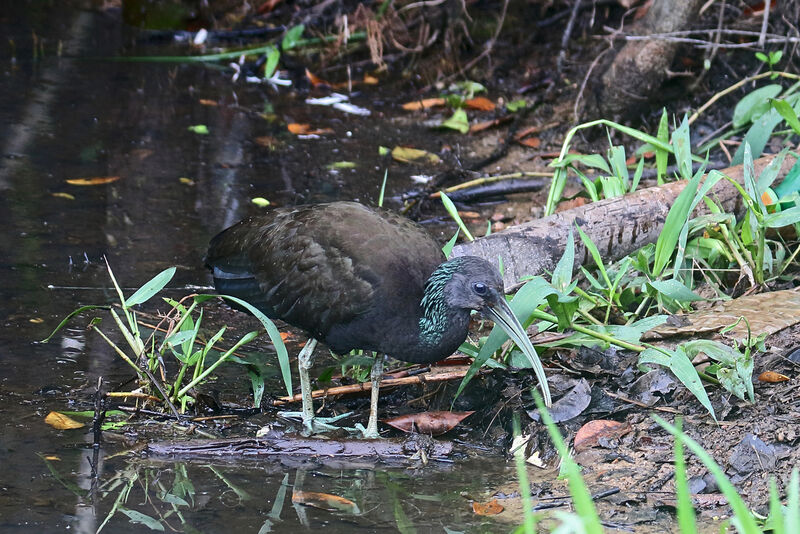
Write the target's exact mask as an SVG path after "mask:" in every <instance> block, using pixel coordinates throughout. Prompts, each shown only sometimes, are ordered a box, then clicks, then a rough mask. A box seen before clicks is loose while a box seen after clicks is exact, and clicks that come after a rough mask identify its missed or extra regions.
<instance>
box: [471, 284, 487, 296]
mask: <svg viewBox="0 0 800 534" xmlns="http://www.w3.org/2000/svg"><path fill="white" fill-rule="evenodd" d="M472 289H473V290H474V291H475V293H477V294H478V295H485V294H486V284H484V283H483V282H475V283H474V284H472Z"/></svg>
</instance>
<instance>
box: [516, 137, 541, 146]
mask: <svg viewBox="0 0 800 534" xmlns="http://www.w3.org/2000/svg"><path fill="white" fill-rule="evenodd" d="M517 142H518V143H519V144H521V145H525V146H527V147H530V148H539V147H540V146H541V145H542V140H541V139H540V138H538V137H526V138H525V139H520V140H519V141H517Z"/></svg>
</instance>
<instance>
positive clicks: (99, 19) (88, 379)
mask: <svg viewBox="0 0 800 534" xmlns="http://www.w3.org/2000/svg"><path fill="white" fill-rule="evenodd" d="M0 35H3V38H2V39H1V40H0V72H2V78H0V95H2V99H0V124H2V125H3V127H2V128H1V129H0V146H2V151H0V229H2V231H1V232H0V279H1V280H2V284H0V292H2V293H1V294H0V318H1V319H2V330H1V331H0V332H1V333H0V425H1V428H0V531H2V532H64V531H71V532H87V533H88V532H94V531H96V530H97V529H98V527H99V526H100V525H101V523H102V522H103V521H104V520H105V519H106V517H107V516H108V515H109V513H110V511H112V510H113V509H114V507H115V503H117V511H116V513H114V514H112V515H111V517H110V519H109V522H108V524H107V525H106V526H105V530H104V531H106V532H141V531H147V530H148V529H147V527H146V526H144V525H143V524H141V523H137V522H136V521H137V520H142V518H141V516H137V515H136V514H137V513H140V514H145V515H147V516H150V517H154V518H159V522H160V523H161V525H162V526H163V527H165V528H167V529H168V530H170V529H177V530H178V531H186V532H197V531H199V532H226V531H230V532H234V531H235V532H270V531H273V532H297V531H302V530H304V529H311V528H319V527H325V528H326V529H328V530H329V531H330V532H354V531H361V532H373V531H396V530H401V531H403V532H414V531H417V532H457V531H471V532H474V531H484V530H488V531H507V530H508V529H509V528H510V526H506V525H502V524H495V525H492V524H491V523H485V522H486V521H488V520H486V519H484V518H481V517H479V516H475V515H474V514H473V513H472V510H471V508H470V504H469V501H468V500H467V499H466V498H465V497H464V496H462V495H461V493H462V492H464V493H467V494H472V495H481V494H485V492H487V491H489V490H490V489H491V488H494V487H497V486H498V485H500V484H502V482H503V481H511V482H513V480H514V478H515V475H514V472H513V469H511V468H509V467H508V466H507V465H506V464H505V462H504V461H503V460H502V459H493V460H491V461H489V460H481V461H479V460H473V461H467V462H465V463H463V464H458V465H457V466H449V467H448V466H444V467H428V468H424V469H418V470H404V469H386V470H373V469H367V468H365V469H349V470H338V469H330V468H324V467H323V468H316V469H308V470H298V469H296V468H293V467H285V466H282V465H281V464H275V463H265V462H245V463H239V464H234V463H227V464H225V463H223V464H217V465H209V464H204V463H197V462H195V463H181V462H169V461H163V460H156V459H148V458H147V457H143V456H140V455H133V456H131V455H119V456H117V455H116V454H117V453H120V452H124V451H125V450H126V449H128V448H130V446H131V442H130V439H128V440H125V441H116V440H114V439H113V436H109V438H107V440H106V442H105V444H104V446H103V448H102V449H101V450H100V453H99V463H98V471H99V473H98V477H97V478H96V480H95V482H94V484H93V478H92V477H91V467H90V463H89V461H88V459H89V458H90V457H91V456H92V449H91V442H92V436H91V434H90V433H88V432H86V430H85V429H79V430H65V431H58V430H54V429H53V428H51V427H50V426H47V425H46V424H45V423H44V417H45V416H46V415H47V413H48V412H50V411H51V410H65V409H66V410H69V409H87V407H88V406H90V397H91V393H92V391H93V385H94V384H95V382H96V380H97V377H98V376H103V377H104V378H105V379H106V380H107V381H108V382H109V383H111V384H117V383H120V382H122V381H124V380H125V379H126V378H127V377H129V376H130V373H129V369H127V368H126V366H125V364H124V363H123V362H121V360H120V359H119V358H118V357H117V356H116V355H115V354H114V353H113V351H112V350H111V349H110V348H109V347H108V346H107V345H106V344H105V343H104V342H103V341H102V340H101V339H100V338H99V337H98V336H97V335H95V334H93V333H90V332H87V331H86V330H85V325H86V320H81V319H79V320H76V321H75V322H73V323H72V324H71V326H70V327H68V328H67V329H66V330H64V331H62V332H61V333H60V334H59V335H57V336H56V338H55V339H54V340H53V341H52V342H51V343H49V344H41V343H35V341H36V340H39V339H42V338H43V337H45V336H46V335H47V334H48V333H49V332H50V331H51V330H52V329H53V327H54V326H55V325H56V324H58V322H59V321H60V319H61V318H63V317H64V316H65V315H66V314H67V313H69V312H70V311H71V310H73V309H75V308H77V307H79V306H81V305H84V304H98V303H107V302H109V301H110V300H111V298H112V297H113V293H112V292H111V291H109V290H108V289H107V288H108V286H109V283H108V278H107V274H106V272H105V267H104V264H103V262H102V257H103V256H104V255H105V256H106V257H107V258H108V260H109V262H110V263H111V265H112V267H113V268H114V271H115V273H116V275H117V277H118V279H119V280H120V282H121V284H122V285H123V286H127V287H129V288H130V287H138V286H139V285H140V284H142V283H143V282H145V281H146V280H148V279H149V278H150V277H152V276H153V275H155V274H156V273H157V272H159V271H161V270H162V269H164V268H167V267H169V266H173V265H175V266H178V272H177V275H176V277H175V279H174V280H173V282H172V283H171V286H172V287H177V288H180V287H183V286H185V285H186V284H195V285H207V284H208V282H209V280H208V277H207V274H206V273H205V272H204V270H203V268H202V265H201V263H202V262H201V260H202V256H203V252H204V250H205V247H206V244H207V242H208V239H209V237H210V236H212V235H213V234H214V233H215V232H217V231H218V230H220V229H221V228H223V227H225V226H226V225H228V224H230V223H232V222H234V221H236V220H238V219H239V218H241V217H243V216H245V215H247V214H248V213H254V212H256V211H258V208H256V207H254V206H253V205H252V204H251V203H250V199H251V198H252V197H255V196H261V197H266V198H268V199H269V200H270V201H272V202H273V203H277V204H282V205H286V204H293V203H299V202H318V201H325V200H334V199H359V200H362V201H365V202H374V201H375V199H376V197H377V195H378V190H379V187H380V182H381V180H382V178H383V169H384V165H385V164H384V163H383V162H382V161H381V160H380V159H379V156H378V145H379V144H383V145H388V146H393V145H394V144H397V143H401V142H404V141H405V142H408V143H412V142H413V140H414V139H415V137H416V136H417V135H418V132H415V131H414V130H413V128H409V127H406V129H405V130H400V129H398V128H397V127H396V126H394V125H393V124H392V122H391V116H390V112H391V110H390V109H388V108H385V106H386V104H385V103H384V101H383V100H382V98H381V97H380V95H379V93H380V90H379V89H378V90H376V89H373V90H371V92H370V91H367V92H366V93H365V94H364V95H362V96H360V97H357V98H356V99H355V101H356V103H357V104H359V105H362V106H365V107H368V108H369V109H371V110H372V111H373V116H371V117H369V118H361V117H356V116H352V115H346V114H344V113H341V112H336V111H333V110H330V109H326V108H318V107H311V106H308V105H305V104H304V103H303V99H304V97H303V96H302V95H301V96H298V94H295V93H294V92H293V90H292V89H281V90H280V91H279V92H276V91H274V90H273V89H271V88H269V87H267V86H262V85H247V84H243V83H241V82H240V83H237V84H234V83H232V81H231V79H230V73H228V72H222V71H220V70H219V69H216V68H211V67H205V66H201V65H185V64H160V63H123V62H114V61H108V60H105V59H102V58H107V57H112V56H117V55H120V54H131V53H141V54H166V53H172V52H174V50H169V49H167V48H166V47H164V45H163V44H162V45H158V46H157V45H156V44H154V43H153V42H150V41H144V42H143V41H141V40H137V34H136V33H134V32H132V31H131V30H130V29H128V28H125V27H124V26H123V25H122V24H121V22H120V16H119V13H116V12H114V11H111V12H106V13H103V12H94V11H83V10H80V9H76V8H74V7H69V5H65V4H64V3H60V2H4V3H3V4H2V7H0ZM34 35H35V40H34ZM59 50H60V52H61V55H60V56H59ZM202 99H207V100H210V101H213V102H216V103H218V105H216V106H212V105H204V104H203V103H201V100H202ZM384 114H386V115H384ZM290 122H300V123H302V122H310V123H312V124H315V125H320V126H327V127H331V128H333V129H334V130H335V132H336V133H335V135H332V136H327V137H326V138H324V139H318V140H300V139H297V138H296V137H295V136H293V135H291V134H289V133H288V132H287V131H286V126H285V125H286V123H290ZM197 124H203V125H206V126H207V127H208V128H209V130H210V132H211V133H210V135H205V136H204V135H198V134H195V133H192V132H191V131H189V130H188V127H189V126H192V125H197ZM263 136H269V137H272V138H274V140H275V142H276V148H275V149H271V148H267V147H264V146H261V145H260V144H259V143H258V142H256V141H255V140H256V139H257V138H259V137H263ZM341 160H348V161H355V162H357V163H358V168H357V169H355V170H343V171H339V172H337V173H334V172H331V171H329V170H327V169H326V167H325V166H326V165H327V164H329V163H332V162H335V161H341ZM116 176H118V177H119V179H118V180H116V181H114V182H113V183H109V184H106V185H99V186H89V187H80V186H75V185H70V184H68V183H67V182H66V180H68V179H75V178H92V177H116ZM181 178H188V180H181ZM409 185H410V180H409V179H408V177H405V178H403V179H402V181H401V182H399V183H398V182H395V183H392V182H391V174H390V184H389V189H390V193H391V192H392V191H400V190H403V189H404V188H407V187H409ZM67 195H70V196H67ZM129 291H130V290H129ZM185 293H186V291H184V292H183V294H185ZM181 294H182V293H181V291H176V292H175V296H180V295H181ZM227 376H233V375H232V374H229V375H227ZM241 380H242V381H243V382H245V383H246V382H247V378H246V377H245V376H244V373H241ZM272 386H274V387H278V386H277V384H276V383H272V384H271V386H270V387H272ZM254 430H255V429H254ZM139 433H140V436H141V437H142V439H145V438H146V436H147V429H146V428H142V429H139ZM292 486H296V487H297V488H301V489H302V490H304V491H315V492H323V493H330V494H335V495H339V496H342V497H346V498H349V499H350V500H352V501H353V502H355V503H356V504H357V506H358V511H357V512H355V511H353V510H350V511H340V512H330V511H323V510H318V509H314V508H309V507H302V506H293V505H292V503H291V495H292V489H291V487H292ZM126 494H127V498H124V497H125V495H126ZM282 495H283V497H281V496H282ZM123 508H124V509H125V510H127V512H126V511H123Z"/></svg>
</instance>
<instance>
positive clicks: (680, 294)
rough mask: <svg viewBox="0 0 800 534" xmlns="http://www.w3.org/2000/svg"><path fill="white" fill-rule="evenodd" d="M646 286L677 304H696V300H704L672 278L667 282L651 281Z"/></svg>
mask: <svg viewBox="0 0 800 534" xmlns="http://www.w3.org/2000/svg"><path fill="white" fill-rule="evenodd" d="M648 285H649V286H651V287H652V288H653V289H655V290H656V291H658V292H659V293H661V294H663V295H666V296H667V297H669V298H671V299H673V300H677V301H678V302H696V301H698V300H705V299H704V298H703V297H701V296H700V295H698V294H697V293H695V292H694V291H692V290H691V289H689V288H688V287H686V286H685V285H683V284H682V283H680V282H679V281H678V280H675V279H674V278H671V279H669V280H653V281H652V282H649V283H648Z"/></svg>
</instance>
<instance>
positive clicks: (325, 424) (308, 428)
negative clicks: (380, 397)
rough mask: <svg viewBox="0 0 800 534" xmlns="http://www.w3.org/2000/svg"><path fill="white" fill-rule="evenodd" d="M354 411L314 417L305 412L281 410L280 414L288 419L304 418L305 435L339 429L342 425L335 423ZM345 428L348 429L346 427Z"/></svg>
mask: <svg viewBox="0 0 800 534" xmlns="http://www.w3.org/2000/svg"><path fill="white" fill-rule="evenodd" d="M352 414H353V412H347V413H343V414H340V415H335V416H333V417H312V418H310V419H307V418H305V417H303V412H280V413H279V414H278V415H280V416H281V417H286V418H287V419H302V420H303V435H305V436H310V435H312V434H322V433H324V432H333V431H335V430H339V429H340V428H341V427H338V426H336V425H333V424H332V423H335V422H337V421H339V420H340V419H344V418H345V417H349V416H350V415H352ZM345 430H347V429H346V428H345Z"/></svg>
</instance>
